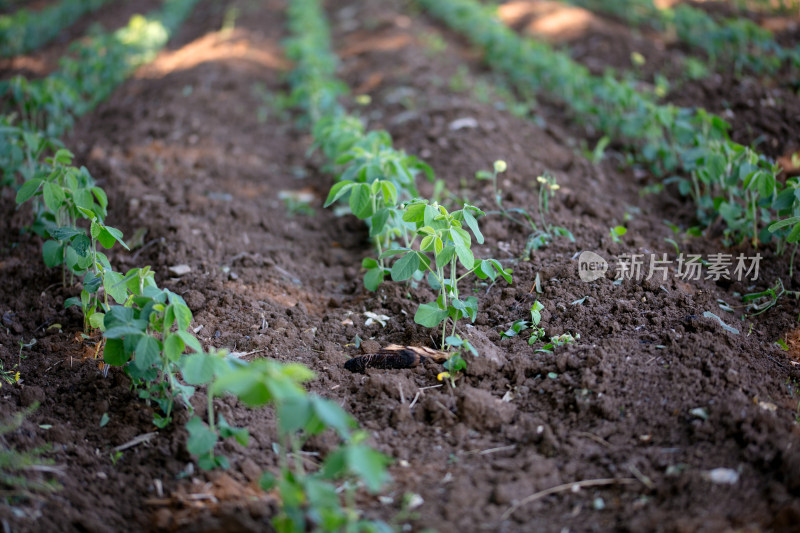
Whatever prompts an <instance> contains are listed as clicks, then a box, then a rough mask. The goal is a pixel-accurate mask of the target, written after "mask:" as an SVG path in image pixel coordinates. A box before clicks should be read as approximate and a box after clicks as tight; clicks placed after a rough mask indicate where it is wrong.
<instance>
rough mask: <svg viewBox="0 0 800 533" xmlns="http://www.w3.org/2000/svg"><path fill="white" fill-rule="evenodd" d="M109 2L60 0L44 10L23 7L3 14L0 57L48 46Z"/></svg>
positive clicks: (0, 26) (1, 18)
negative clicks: (73, 25) (87, 15)
mask: <svg viewBox="0 0 800 533" xmlns="http://www.w3.org/2000/svg"><path fill="white" fill-rule="evenodd" d="M109 1H110V0H60V1H59V2H57V3H55V4H54V5H52V6H48V7H45V8H44V9H41V10H36V11H34V10H30V9H25V8H23V9H19V10H17V11H15V12H13V13H11V14H9V15H4V16H0V57H13V56H15V55H19V54H25V53H28V52H31V51H33V50H36V49H37V48H39V47H41V46H44V45H45V44H47V43H48V42H50V41H52V40H53V39H55V38H56V37H57V36H58V34H59V33H61V31H62V30H64V29H65V28H68V27H69V26H71V25H72V24H74V23H75V22H77V21H78V19H80V18H81V17H82V16H83V15H86V14H88V13H91V12H93V11H96V10H97V9H99V8H100V7H102V6H103V4H107V3H108V2H109Z"/></svg>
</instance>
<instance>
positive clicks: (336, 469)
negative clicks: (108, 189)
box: [2, 0, 388, 532]
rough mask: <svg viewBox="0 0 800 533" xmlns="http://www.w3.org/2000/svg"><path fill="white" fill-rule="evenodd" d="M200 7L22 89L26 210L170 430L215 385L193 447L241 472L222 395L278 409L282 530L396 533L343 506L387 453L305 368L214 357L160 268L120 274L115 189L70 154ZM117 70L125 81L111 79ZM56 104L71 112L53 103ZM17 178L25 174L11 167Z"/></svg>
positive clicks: (157, 420)
mask: <svg viewBox="0 0 800 533" xmlns="http://www.w3.org/2000/svg"><path fill="white" fill-rule="evenodd" d="M196 1H197V0H169V1H168V2H167V3H166V4H165V5H164V8H163V10H162V11H161V12H159V13H157V14H156V15H155V16H154V17H152V18H143V17H135V18H134V19H133V20H132V21H131V24H130V25H129V27H128V28H127V30H129V31H126V30H121V31H118V32H116V33H115V34H113V35H100V36H97V37H96V38H95V40H94V41H93V42H91V43H89V44H88V45H86V46H84V47H83V48H81V49H80V52H81V53H80V57H83V58H87V59H89V60H90V61H89V63H90V64H91V65H92V67H91V69H89V70H85V69H83V67H82V66H81V65H77V64H75V63H74V61H75V60H74V59H71V58H70V59H66V60H65V61H63V62H62V70H61V71H60V72H59V73H57V74H56V75H54V76H53V79H54V80H57V82H48V81H47V80H45V81H44V82H42V83H41V84H36V83H26V82H23V80H15V81H14V82H13V83H12V84H11V87H12V89H13V90H15V91H17V92H16V93H15V94H14V95H13V96H14V98H15V100H14V102H15V103H16V104H17V105H22V104H24V106H25V107H24V114H23V117H22V118H21V119H19V118H18V117H14V116H6V117H5V120H6V122H5V124H6V126H5V128H3V130H2V132H3V134H4V135H5V136H6V137H8V138H12V139H15V140H16V141H17V142H16V144H14V145H13V147H14V148H15V149H16V152H15V153H13V154H12V155H13V158H12V159H11V163H12V164H14V167H13V170H14V171H16V173H18V174H19V175H21V176H22V177H23V179H24V182H23V183H22V185H21V186H20V187H19V188H18V189H17V197H16V200H17V203H18V204H20V205H22V204H25V203H31V204H32V206H33V212H34V223H33V224H32V226H31V229H32V231H33V232H35V233H36V234H38V235H40V236H41V237H42V238H43V239H44V244H43V247H42V250H43V257H44V262H45V264H46V265H47V266H49V267H58V266H60V267H61V269H62V282H63V283H64V285H65V286H68V287H71V286H73V285H74V284H79V285H80V288H81V290H80V295H79V296H76V297H72V298H69V299H67V301H66V302H65V306H67V307H70V306H78V307H79V308H80V309H81V310H82V313H83V317H84V330H85V333H84V335H85V338H87V339H97V354H98V355H100V354H102V357H103V361H104V363H105V365H107V366H106V367H105V371H106V372H107V371H108V367H109V366H115V367H120V368H122V369H123V370H124V372H125V373H126V374H127V375H128V376H129V377H130V379H131V381H132V383H133V384H134V385H135V386H136V387H137V389H138V390H139V396H140V398H142V399H144V400H145V401H146V402H147V403H149V404H152V405H153V406H155V407H156V409H154V415H153V417H154V418H153V423H154V424H155V425H156V426H157V427H159V428H163V427H166V426H167V425H168V424H169V423H170V422H171V420H172V418H173V415H174V412H175V409H176V405H180V406H183V407H184V408H186V409H188V410H189V411H193V408H192V404H191V403H190V400H191V398H192V396H193V395H194V393H195V390H196V387H198V386H205V387H206V398H207V402H206V408H205V410H206V411H207V412H206V416H205V420H204V419H203V418H202V417H200V416H198V415H194V416H192V417H191V418H190V419H189V421H188V422H187V424H186V429H187V431H188V433H189V438H188V441H187V448H188V450H189V451H190V452H191V453H192V454H193V455H195V456H196V457H197V460H198V464H199V466H200V467H201V468H205V469H209V468H214V467H228V466H229V462H228V460H227V458H226V457H224V456H220V455H217V454H216V453H215V448H216V445H217V443H218V442H219V441H221V440H223V439H226V438H233V439H235V440H236V441H238V442H239V443H241V444H243V445H246V444H247V441H248V438H249V435H248V432H247V429H246V428H237V427H234V426H232V425H231V424H230V423H229V422H228V421H227V420H225V418H224V417H222V416H221V415H218V414H217V415H215V413H214V402H213V400H214V398H215V397H219V396H223V395H226V394H230V395H233V396H235V397H236V398H238V399H239V400H240V401H241V402H242V403H244V404H245V405H247V406H249V407H262V406H272V407H273V408H274V409H275V410H276V412H277V416H278V437H279V441H280V442H278V443H276V444H275V449H276V451H277V453H278V457H279V471H278V472H277V473H275V474H272V473H265V474H264V476H263V478H262V486H263V488H264V489H265V490H274V491H275V492H276V494H278V495H279V498H280V501H281V506H280V513H279V514H278V516H276V517H275V520H274V523H275V527H276V529H277V530H278V531H282V532H300V531H306V530H308V529H309V528H311V529H316V530H324V531H342V530H348V531H378V530H381V528H383V529H384V530H385V529H386V528H385V527H383V526H382V525H381V524H375V523H371V522H365V521H364V520H362V519H361V517H360V516H359V514H358V512H357V511H356V510H355V509H354V507H353V506H342V505H341V498H340V495H339V492H340V491H342V490H344V493H345V494H346V495H347V497H348V502H351V501H352V499H353V498H354V493H355V491H356V490H357V488H358V487H359V486H361V485H364V486H366V487H367V488H368V489H369V490H373V491H375V490H378V489H379V487H380V486H381V485H382V484H383V483H384V482H385V481H386V480H387V479H388V474H387V470H386V465H387V462H388V461H387V458H386V457H385V456H383V455H382V454H380V453H378V452H376V451H375V450H373V449H371V448H370V447H369V446H367V444H366V443H365V440H366V434H365V433H364V432H361V431H356V430H355V428H356V424H355V421H354V420H353V419H352V417H350V416H349V415H348V414H347V413H346V412H344V410H342V409H341V407H339V406H338V405H337V404H336V403H334V402H331V401H329V400H326V399H323V398H320V397H317V396H315V395H312V394H308V393H307V392H306V390H305V388H304V387H303V384H304V383H305V382H307V381H308V380H310V379H312V378H313V377H314V375H313V373H312V372H311V371H310V370H309V369H308V368H306V367H304V366H302V365H297V364H282V363H278V362H275V361H270V360H256V361H253V362H246V361H242V360H240V359H237V358H235V357H232V356H230V355H229V354H227V353H226V352H225V351H224V350H213V349H211V350H208V351H206V350H204V349H203V346H202V345H201V343H200V341H199V340H198V339H197V337H196V336H195V335H194V333H193V332H192V330H191V327H190V326H191V322H192V313H191V311H190V309H189V308H188V306H187V305H186V303H185V301H184V300H183V298H181V297H180V295H178V294H176V293H174V292H172V291H170V290H168V289H163V288H160V287H158V285H157V284H156V282H155V276H154V273H153V272H152V271H151V270H150V268H149V267H142V268H133V269H131V270H129V271H128V272H126V273H121V272H117V271H115V270H114V268H113V266H112V264H111V260H110V259H109V257H108V256H107V255H106V254H105V253H104V251H103V250H104V249H105V250H108V249H112V248H113V247H115V246H121V247H124V248H127V246H126V244H125V242H124V240H123V234H122V232H121V231H119V230H118V229H116V228H113V227H111V226H108V225H106V224H105V219H106V217H107V214H108V213H107V208H108V199H107V195H106V193H105V191H104V190H103V189H102V188H100V187H98V186H97V184H96V183H95V181H94V179H93V178H92V176H91V175H90V174H89V172H88V171H87V169H86V168H85V167H80V168H78V167H76V166H74V165H73V164H72V162H73V157H74V156H73V155H72V154H71V153H70V152H69V151H68V150H66V149H64V148H58V149H57V147H59V146H61V142H60V141H59V140H58V139H57V137H55V135H54V134H55V133H56V132H63V131H66V130H67V129H68V128H69V127H70V126H71V124H72V121H73V120H74V116H75V115H78V114H80V113H82V112H85V111H87V110H88V109H89V108H91V107H92V106H93V105H96V104H97V103H98V102H99V101H100V99H101V98H100V97H98V96H97V95H98V94H100V95H107V94H109V93H110V91H111V90H112V89H113V87H114V86H116V85H118V84H119V83H120V82H121V81H122V79H124V76H125V75H127V74H129V73H130V72H132V69H133V68H134V66H135V65H140V64H142V63H143V62H144V61H146V60H147V59H149V58H152V57H154V54H155V52H156V51H157V48H158V46H156V44H154V42H153V40H152V39H153V38H155V39H156V40H155V43H160V46H163V45H164V44H166V42H167V40H168V38H169V36H170V35H171V34H172V33H173V32H174V30H175V29H177V27H178V25H179V24H180V22H181V21H182V20H183V18H185V16H186V15H188V13H189V12H190V10H191V8H192V7H193V5H194V4H195V3H196ZM137 29H138V30H139V31H137ZM105 63H107V64H105ZM72 67H76V68H72ZM104 70H105V71H107V72H110V73H111V74H110V75H108V76H103V75H102V72H103V71H104ZM70 74H72V75H73V76H75V78H72V77H70ZM21 88H22V89H21ZM64 88H66V89H69V91H70V94H71V95H72V96H74V98H69V96H70V95H67V97H66V98H62V97H64V95H63V94H60V93H59V92H58V91H59V89H64ZM37 89H43V92H44V93H46V94H47V95H48V98H46V99H31V100H28V99H27V98H26V96H25V95H26V94H29V93H28V92H27V91H31V90H34V91H35V90H37ZM35 94H42V93H38V92H37V93H35ZM52 101H59V102H66V105H64V106H61V107H52V106H50V105H49V104H50V103H51V102H52ZM17 121H18V122H19V125H16V123H17ZM10 124H15V125H14V126H10ZM53 151H55V153H53ZM7 153H8V152H7ZM48 154H52V155H51V156H49V157H48ZM7 162H8V160H6V161H4V162H3V163H4V164H5V163H7ZM4 171H6V175H7V176H8V175H10V176H12V178H15V177H16V173H11V174H9V168H8V167H4ZM78 280H79V282H78ZM76 282H78V283H76ZM95 332H99V333H101V334H102V336H100V335H97V334H95ZM187 351H189V352H190V353H188V354H187V353H185V352H187ZM328 430H330V431H334V432H336V433H337V434H338V436H339V439H340V442H341V445H340V447H339V448H338V449H337V450H335V451H334V452H333V453H331V454H329V455H328V457H326V458H325V460H324V462H323V463H322V464H321V465H320V467H319V468H317V469H314V471H311V472H309V471H307V469H306V468H305V466H304V464H303V462H302V461H301V460H300V459H299V458H300V453H299V452H300V450H301V448H302V446H303V444H304V442H305V441H306V440H307V439H308V438H310V437H311V436H313V435H316V434H319V433H322V432H324V431H328Z"/></svg>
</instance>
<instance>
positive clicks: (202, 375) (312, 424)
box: [181, 353, 388, 533]
mask: <svg viewBox="0 0 800 533" xmlns="http://www.w3.org/2000/svg"><path fill="white" fill-rule="evenodd" d="M181 371H182V375H183V377H184V379H185V380H186V381H187V383H191V384H193V385H203V384H206V385H208V393H207V394H208V413H207V421H206V422H204V421H203V420H202V419H201V418H200V417H197V416H195V417H193V418H192V419H191V420H190V421H189V423H188V424H187V428H188V430H189V441H188V444H187V447H188V449H189V451H190V452H191V453H192V454H193V455H196V456H198V464H199V465H200V466H201V468H214V467H216V466H223V467H227V464H228V460H227V459H226V458H225V457H224V456H218V455H216V454H215V453H214V448H215V446H216V444H217V443H218V441H219V440H220V438H226V437H233V438H235V439H236V440H237V441H238V442H239V443H240V444H242V445H243V446H246V445H247V441H248V437H249V435H248V432H247V430H246V429H243V428H234V427H232V426H230V425H229V424H228V423H227V421H226V420H225V419H224V418H223V417H222V416H221V415H218V416H217V417H215V416H214V402H213V399H214V398H215V397H218V396H223V395H226V394H230V395H233V396H235V397H236V398H238V399H239V401H241V402H242V403H244V404H245V405H246V406H247V407H251V408H260V407H266V406H272V407H273V408H274V409H275V414H276V416H277V419H278V437H279V442H278V443H276V444H275V445H274V446H273V448H274V449H275V451H276V452H277V454H278V458H279V465H280V466H279V468H280V469H279V472H278V473H277V475H275V474H272V473H264V474H263V475H262V478H261V486H262V488H263V489H264V490H277V491H278V493H279V494H280V498H281V503H282V505H281V508H280V511H279V513H278V515H277V516H276V517H275V518H274V520H273V526H274V527H275V529H276V530H277V531H278V532H279V533H302V532H305V531H309V530H313V531H325V532H338V531H370V530H377V529H375V528H376V527H379V524H375V523H371V522H368V521H365V520H363V519H361V518H360V516H359V514H358V512H357V510H356V507H355V490H356V487H357V486H356V482H360V483H363V484H364V485H365V486H366V487H367V488H368V489H369V490H370V491H373V492H375V491H377V490H379V489H380V488H381V486H383V484H384V483H385V482H386V481H387V480H388V473H387V471H386V465H387V463H388V459H387V457H386V456H384V455H383V454H380V453H378V452H376V451H375V450H373V449H372V448H370V447H369V446H367V444H366V443H365V440H366V437H367V435H366V433H364V432H362V431H354V428H356V425H357V424H356V422H355V420H354V419H353V418H352V417H351V416H350V415H348V414H347V413H346V412H345V411H344V410H343V409H342V408H341V407H339V405H338V404H337V403H335V402H332V401H330V400H327V399H324V398H320V397H318V396H314V395H310V394H308V393H307V392H306V391H305V389H304V388H303V384H304V383H305V382H307V381H309V380H311V379H313V378H314V373H313V372H311V371H310V370H309V369H308V368H306V367H304V366H302V365H298V364H283V363H279V362H277V361H270V360H267V359H259V360H256V361H253V362H249V363H248V362H245V361H241V360H238V359H232V358H229V357H226V356H225V354H224V353H217V354H193V355H191V356H186V357H184V358H183V360H182V363H181ZM328 430H331V431H333V432H335V433H336V435H337V437H338V438H339V440H340V441H341V445H340V446H339V447H338V448H337V449H336V450H334V451H333V452H331V453H330V454H328V456H327V457H326V458H325V460H324V461H323V463H322V465H321V466H320V467H319V468H318V469H316V470H313V471H308V469H307V467H306V465H305V464H304V462H303V456H302V449H303V446H304V445H305V443H306V441H307V440H308V439H309V438H310V437H312V436H314V435H319V434H321V433H324V432H325V431H328ZM337 481H339V482H343V485H342V487H341V489H342V490H343V494H344V500H345V502H344V505H342V496H340V492H342V491H341V490H340V488H339V487H337V486H336V484H335V483H336V482H337ZM370 528H372V529H370Z"/></svg>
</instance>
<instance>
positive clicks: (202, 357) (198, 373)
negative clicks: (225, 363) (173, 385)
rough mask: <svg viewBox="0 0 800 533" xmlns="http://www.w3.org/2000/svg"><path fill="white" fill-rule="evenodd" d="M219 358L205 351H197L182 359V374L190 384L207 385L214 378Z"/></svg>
mask: <svg viewBox="0 0 800 533" xmlns="http://www.w3.org/2000/svg"><path fill="white" fill-rule="evenodd" d="M216 368H217V360H216V359H215V358H214V356H211V355H208V354H205V353H195V354H191V355H188V356H186V357H184V358H183V359H181V375H182V376H183V380H184V381H185V382H186V383H188V384H189V385H205V384H206V383H209V382H210V381H211V380H212V379H214V372H215V370H216Z"/></svg>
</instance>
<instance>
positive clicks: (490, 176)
mask: <svg viewBox="0 0 800 533" xmlns="http://www.w3.org/2000/svg"><path fill="white" fill-rule="evenodd" d="M506 170H508V164H507V163H506V162H505V161H503V160H502V159H498V160H497V161H495V162H494V164H493V165H492V171H491V172H489V171H488V170H479V171H477V172H476V173H475V179H477V180H491V181H492V191H493V193H494V201H495V203H496V204H497V207H498V208H500V211H501V212H503V213H505V209H504V208H503V191H502V190H500V189H499V188H498V187H497V176H498V175H499V174H503V173H504V172H505V171H506Z"/></svg>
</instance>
